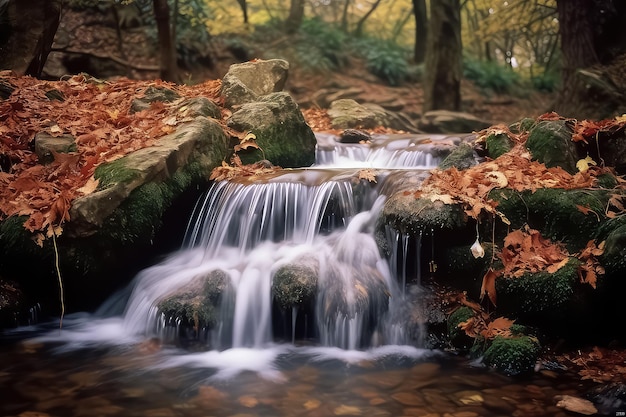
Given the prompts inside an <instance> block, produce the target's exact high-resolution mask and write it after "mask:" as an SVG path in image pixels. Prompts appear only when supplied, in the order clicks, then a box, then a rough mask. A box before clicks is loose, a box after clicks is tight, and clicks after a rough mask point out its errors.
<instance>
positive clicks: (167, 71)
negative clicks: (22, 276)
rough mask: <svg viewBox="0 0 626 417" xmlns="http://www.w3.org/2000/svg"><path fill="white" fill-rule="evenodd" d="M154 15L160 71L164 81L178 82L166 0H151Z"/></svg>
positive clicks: (168, 8)
mask: <svg viewBox="0 0 626 417" xmlns="http://www.w3.org/2000/svg"><path fill="white" fill-rule="evenodd" d="M152 6H153V8H154V17H155V19H156V25H157V36H158V39H159V49H160V55H161V56H160V63H159V66H160V72H161V78H162V79H163V80H165V81H172V82H178V81H180V80H179V78H178V77H179V73H178V65H177V63H176V48H175V46H174V45H175V43H174V40H173V38H172V31H171V27H170V7H169V5H168V4H167V0H153V2H152Z"/></svg>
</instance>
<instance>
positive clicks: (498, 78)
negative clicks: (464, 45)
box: [463, 58, 520, 94]
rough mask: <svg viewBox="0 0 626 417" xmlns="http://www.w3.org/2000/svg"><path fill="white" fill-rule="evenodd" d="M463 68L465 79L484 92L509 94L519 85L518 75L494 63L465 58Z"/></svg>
mask: <svg viewBox="0 0 626 417" xmlns="http://www.w3.org/2000/svg"><path fill="white" fill-rule="evenodd" d="M463 67H464V68H463V72H464V75H465V77H467V78H468V79H470V80H472V81H473V82H474V84H476V85H477V86H478V87H480V88H481V89H483V90H485V91H486V92H494V93H497V94H504V93H511V92H512V91H513V90H514V88H515V87H516V86H518V85H519V83H520V76H519V74H518V73H516V72H515V71H513V70H512V69H511V68H509V67H505V66H502V65H500V64H497V63H495V62H491V61H479V60H475V59H471V58H465V59H464V62H463Z"/></svg>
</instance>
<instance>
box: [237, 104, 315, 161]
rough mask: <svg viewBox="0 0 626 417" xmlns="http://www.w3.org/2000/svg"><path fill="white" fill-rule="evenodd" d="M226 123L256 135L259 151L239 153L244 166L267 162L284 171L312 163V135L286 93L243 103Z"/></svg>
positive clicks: (313, 147)
mask: <svg viewBox="0 0 626 417" xmlns="http://www.w3.org/2000/svg"><path fill="white" fill-rule="evenodd" d="M227 123H228V127H230V128H232V129H235V130H238V131H241V132H251V133H253V134H254V135H255V136H256V139H255V141H256V144H257V145H258V147H259V148H260V149H256V148H252V149H250V148H249V149H248V150H247V151H243V152H240V153H239V155H240V157H241V160H242V161H243V162H244V163H253V162H256V161H259V160H262V159H267V160H269V161H270V162H271V163H272V164H274V165H278V166H281V167H283V168H298V167H307V166H310V165H312V164H313V163H314V162H315V145H316V143H317V141H316V139H315V134H314V133H313V131H312V130H311V128H310V127H309V125H307V124H306V121H305V120H304V116H302V113H301V112H300V109H299V108H298V105H297V104H296V102H295V101H294V100H293V98H292V97H291V96H290V95H289V94H288V93H285V92H278V93H272V94H268V95H265V96H263V97H261V98H259V99H258V101H254V102H252V103H246V104H243V105H242V106H241V107H240V108H239V110H237V111H236V112H235V113H233V114H232V116H231V117H230V118H229V119H228V122H227Z"/></svg>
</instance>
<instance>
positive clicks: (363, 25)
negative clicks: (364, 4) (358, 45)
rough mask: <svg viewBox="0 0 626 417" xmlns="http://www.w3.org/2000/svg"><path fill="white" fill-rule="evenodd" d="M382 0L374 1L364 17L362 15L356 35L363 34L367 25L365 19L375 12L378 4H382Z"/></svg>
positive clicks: (355, 31) (357, 25)
mask: <svg viewBox="0 0 626 417" xmlns="http://www.w3.org/2000/svg"><path fill="white" fill-rule="evenodd" d="M381 2H382V0H376V1H374V3H373V4H372V7H370V9H369V10H368V11H367V12H366V13H365V14H364V15H363V17H361V18H360V19H359V21H358V22H357V24H356V29H355V30H354V34H355V35H356V36H362V35H363V29H364V27H365V21H366V20H367V18H368V17H370V16H371V15H372V13H374V12H375V11H376V9H377V8H378V6H380V3H381Z"/></svg>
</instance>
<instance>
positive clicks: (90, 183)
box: [76, 176, 100, 195]
mask: <svg viewBox="0 0 626 417" xmlns="http://www.w3.org/2000/svg"><path fill="white" fill-rule="evenodd" d="M99 182H100V180H97V179H95V178H94V177H93V176H92V177H90V178H89V179H88V180H87V182H86V183H85V185H83V186H82V187H80V188H79V189H78V190H76V191H78V192H79V193H80V194H82V195H87V194H91V193H93V192H94V191H96V189H97V188H98V183H99Z"/></svg>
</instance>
